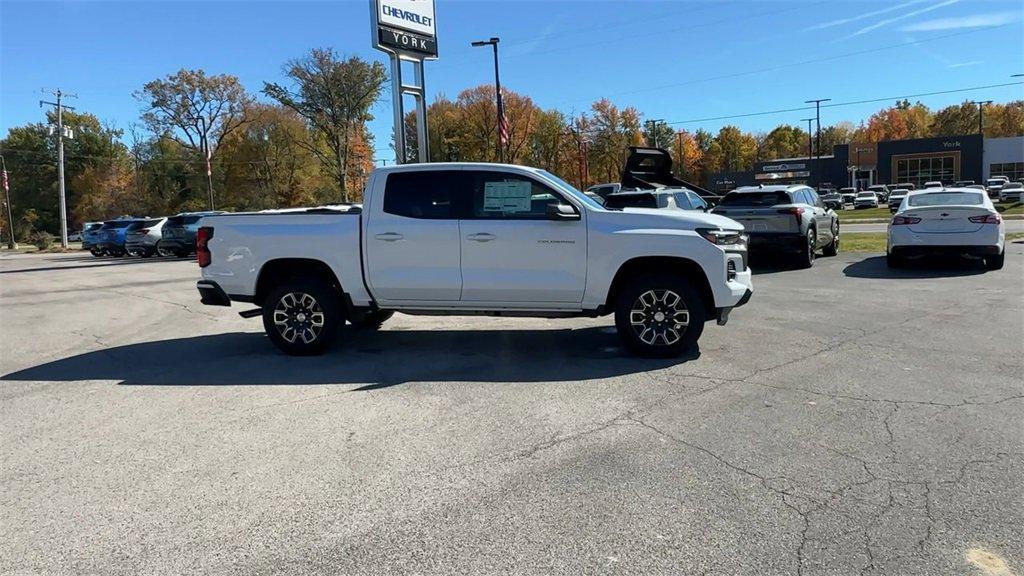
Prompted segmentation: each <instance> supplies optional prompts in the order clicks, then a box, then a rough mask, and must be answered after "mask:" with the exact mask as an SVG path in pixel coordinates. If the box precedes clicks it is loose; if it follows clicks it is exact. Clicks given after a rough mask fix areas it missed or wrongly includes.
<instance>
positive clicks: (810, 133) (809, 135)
mask: <svg viewBox="0 0 1024 576" xmlns="http://www.w3.org/2000/svg"><path fill="white" fill-rule="evenodd" d="M800 121H801V122H807V162H808V163H810V161H811V154H812V153H813V152H814V145H813V144H811V138H812V137H813V136H814V131H813V130H811V122H814V118H801V119H800Z"/></svg>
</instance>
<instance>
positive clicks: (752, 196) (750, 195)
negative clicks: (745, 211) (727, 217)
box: [719, 192, 790, 207]
mask: <svg viewBox="0 0 1024 576" xmlns="http://www.w3.org/2000/svg"><path fill="white" fill-rule="evenodd" d="M789 203H790V201H789V194H786V193H785V192H730V193H728V194H726V195H725V198H722V201H721V202H720V203H719V206H752V207H757V206H775V205H776V204H789Z"/></svg>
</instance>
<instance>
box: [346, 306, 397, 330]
mask: <svg viewBox="0 0 1024 576" xmlns="http://www.w3.org/2000/svg"><path fill="white" fill-rule="evenodd" d="M394 315H395V312H394V311H393V310H377V311H376V312H370V313H368V314H366V316H363V317H362V318H361V319H360V320H355V321H352V327H353V328H356V329H357V330H380V327H381V326H382V325H383V324H384V323H385V322H387V321H388V320H389V319H391V317H392V316H394Z"/></svg>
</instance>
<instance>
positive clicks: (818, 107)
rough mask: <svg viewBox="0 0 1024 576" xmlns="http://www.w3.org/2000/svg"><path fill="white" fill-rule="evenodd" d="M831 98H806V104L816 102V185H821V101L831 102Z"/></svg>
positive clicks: (816, 186)
mask: <svg viewBox="0 0 1024 576" xmlns="http://www.w3.org/2000/svg"><path fill="white" fill-rule="evenodd" d="M831 100H832V99H831V98H819V99H817V100H804V104H811V103H813V104H814V118H815V125H816V127H817V133H816V135H815V137H814V187H815V188H818V187H819V186H820V185H821V173H820V172H821V171H820V170H819V168H821V103H822V102H830V101H831Z"/></svg>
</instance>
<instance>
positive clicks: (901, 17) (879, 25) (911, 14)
mask: <svg viewBox="0 0 1024 576" xmlns="http://www.w3.org/2000/svg"><path fill="white" fill-rule="evenodd" d="M959 1H960V0H946V1H945V2H939V3H938V4H932V5H931V6H927V7H925V8H921V9H920V10H914V11H913V12H907V13H906V14H901V15H899V16H893V17H892V18H886V19H885V20H879V21H878V22H875V23H874V24H872V25H870V26H865V27H864V28H861V29H860V30H857V31H856V32H854V33H853V34H851V35H850V37H853V36H860V35H862V34H867V33H868V32H871V31H872V30H877V29H879V28H882V27H883V26H888V25H889V24H892V23H893V22H899V21H900V20H906V19H907V18H913V17H914V16H917V15H918V14H924V13H925V12H931V11H932V10H938V9H939V8H945V7H946V6H951V5H953V4H956V3H957V2H959Z"/></svg>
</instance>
